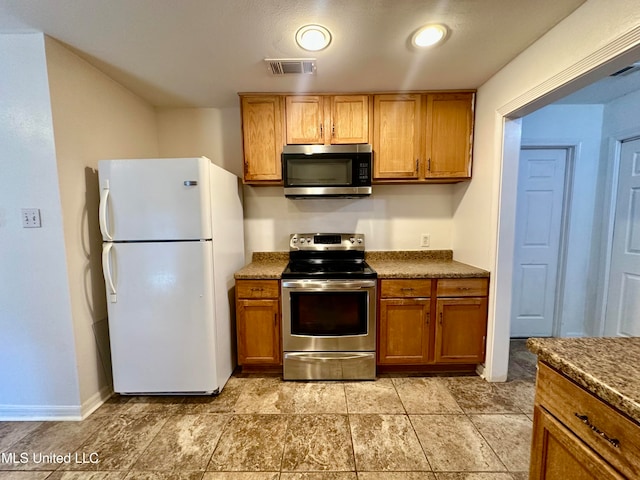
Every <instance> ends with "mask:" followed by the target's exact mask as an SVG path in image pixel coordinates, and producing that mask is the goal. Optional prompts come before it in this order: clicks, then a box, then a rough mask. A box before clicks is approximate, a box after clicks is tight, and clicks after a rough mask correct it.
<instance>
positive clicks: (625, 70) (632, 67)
mask: <svg viewBox="0 0 640 480" xmlns="http://www.w3.org/2000/svg"><path fill="white" fill-rule="evenodd" d="M638 70H640V62H636V63H632V64H631V65H628V66H626V67H624V68H622V69H620V70H618V71H617V72H614V73H612V74H611V75H609V76H610V77H620V76H623V75H629V74H630V73H633V72H637V71H638Z"/></svg>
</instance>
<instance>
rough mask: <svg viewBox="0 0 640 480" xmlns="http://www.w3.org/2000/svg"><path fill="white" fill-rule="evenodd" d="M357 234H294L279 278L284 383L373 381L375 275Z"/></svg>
mask: <svg viewBox="0 0 640 480" xmlns="http://www.w3.org/2000/svg"><path fill="white" fill-rule="evenodd" d="M364 253H365V243H364V235H363V234H353V233H296V234H293V235H291V236H290V240H289V264H288V265H287V268H286V269H285V270H284V272H283V273H282V330H283V332H282V340H283V347H284V379H285V380H340V379H343V380H372V379H375V376H376V354H375V349H376V281H377V274H376V272H375V270H373V269H372V268H371V267H370V266H369V265H368V264H367V263H366V262H365V260H364Z"/></svg>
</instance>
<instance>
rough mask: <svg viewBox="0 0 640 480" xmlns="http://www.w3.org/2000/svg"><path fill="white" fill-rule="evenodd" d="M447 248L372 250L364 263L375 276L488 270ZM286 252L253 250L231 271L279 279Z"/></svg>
mask: <svg viewBox="0 0 640 480" xmlns="http://www.w3.org/2000/svg"><path fill="white" fill-rule="evenodd" d="M452 257H453V253H452V252H451V250H416V251H411V250H409V251H372V252H366V254H365V258H366V260H367V263H368V264H369V265H371V267H372V268H373V269H374V270H375V271H376V272H378V278H464V277H488V276H489V272H487V271H486V270H482V269H480V268H476V267H472V266H471V265H467V264H465V263H460V262H455V261H453V260H452V259H451V258H452ZM288 261H289V252H254V253H253V256H252V259H251V263H250V264H248V265H245V266H244V267H243V268H242V269H240V270H239V271H237V272H236V273H235V278H236V279H255V280H259V279H272V278H280V275H281V274H282V271H283V270H284V269H285V267H286V266H287V262H288Z"/></svg>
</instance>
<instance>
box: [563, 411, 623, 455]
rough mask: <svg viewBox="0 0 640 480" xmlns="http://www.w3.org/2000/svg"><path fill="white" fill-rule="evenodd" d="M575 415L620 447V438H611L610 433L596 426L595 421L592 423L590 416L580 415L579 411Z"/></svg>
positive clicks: (612, 443) (616, 446)
mask: <svg viewBox="0 0 640 480" xmlns="http://www.w3.org/2000/svg"><path fill="white" fill-rule="evenodd" d="M574 415H575V416H576V417H578V419H580V421H581V422H582V423H584V424H585V425H586V426H587V427H589V428H590V429H591V430H593V431H594V432H596V433H597V434H598V435H600V436H601V437H602V438H604V439H605V440H606V441H607V442H609V443H610V444H611V445H613V446H614V447H615V448H620V440H618V439H617V438H611V437H610V436H609V435H607V434H606V433H604V432H603V431H602V430H600V429H599V428H598V427H596V426H595V425H594V424H593V423H591V421H590V420H589V417H588V416H586V415H580V414H579V413H578V412H575V413H574Z"/></svg>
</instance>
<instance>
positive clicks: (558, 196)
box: [511, 146, 573, 338]
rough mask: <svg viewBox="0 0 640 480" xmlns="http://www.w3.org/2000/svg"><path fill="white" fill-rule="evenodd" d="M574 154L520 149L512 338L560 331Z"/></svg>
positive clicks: (556, 149) (551, 149) (565, 150)
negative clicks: (564, 252) (565, 239)
mask: <svg viewBox="0 0 640 480" xmlns="http://www.w3.org/2000/svg"><path fill="white" fill-rule="evenodd" d="M572 159H573V155H572V149H571V148H568V147H564V148H559V147H525V146H523V147H522V148H521V150H520V161H519V168H518V193H517V199H516V224H515V245H514V260H513V269H514V270H513V291H512V302H513V304H512V309H511V337H512V338H522V337H533V336H539V337H550V336H555V335H558V333H559V331H560V322H561V321H560V318H559V316H560V315H561V312H562V308H561V307H560V299H561V296H562V295H561V292H562V291H563V278H564V277H563V271H564V269H563V262H562V259H563V256H564V255H563V250H564V248H563V246H564V238H565V231H566V219H567V210H568V208H569V205H568V204H569V202H568V200H567V199H568V198H570V197H569V195H567V192H568V191H570V187H571V185H570V183H571V178H572V176H571V175H570V173H569V172H571V171H572V168H571V161H572Z"/></svg>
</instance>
